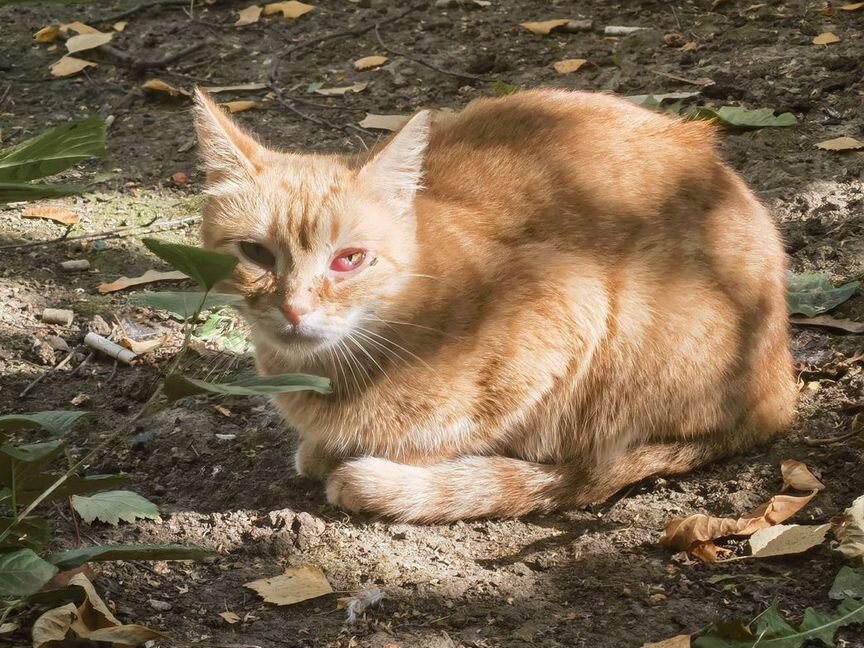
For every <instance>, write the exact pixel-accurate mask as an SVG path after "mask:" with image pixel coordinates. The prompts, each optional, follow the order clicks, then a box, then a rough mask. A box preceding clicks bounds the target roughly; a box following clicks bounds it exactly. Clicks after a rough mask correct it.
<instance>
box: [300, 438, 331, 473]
mask: <svg viewBox="0 0 864 648" xmlns="http://www.w3.org/2000/svg"><path fill="white" fill-rule="evenodd" d="M339 461H340V460H339V458H338V457H335V456H333V455H331V454H328V453H326V452H324V451H323V450H322V449H321V446H319V445H317V444H315V443H312V442H310V441H301V442H300V445H299V447H298V448H297V452H295V453H294V470H296V471H297V474H298V475H300V476H302V477H309V478H310V479H324V478H325V477H327V475H329V474H330V473H331V472H333V471H334V470H335V469H336V467H337V466H338V465H339Z"/></svg>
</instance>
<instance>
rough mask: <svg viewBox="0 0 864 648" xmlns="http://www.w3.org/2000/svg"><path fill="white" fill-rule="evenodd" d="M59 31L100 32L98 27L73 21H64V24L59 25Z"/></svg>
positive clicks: (77, 32)
mask: <svg viewBox="0 0 864 648" xmlns="http://www.w3.org/2000/svg"><path fill="white" fill-rule="evenodd" d="M60 31H62V32H63V33H66V32H70V31H73V32H75V33H76V34H100V33H101V32H100V31H99V30H98V29H94V28H93V27H91V26H90V25H85V24H84V23H82V22H79V21H77V20H76V21H75V22H71V23H66V24H65V25H60Z"/></svg>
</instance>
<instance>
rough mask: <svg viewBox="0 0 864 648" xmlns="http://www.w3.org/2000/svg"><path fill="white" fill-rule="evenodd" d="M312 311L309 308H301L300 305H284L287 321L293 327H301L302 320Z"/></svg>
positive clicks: (283, 309) (283, 310)
mask: <svg viewBox="0 0 864 648" xmlns="http://www.w3.org/2000/svg"><path fill="white" fill-rule="evenodd" d="M310 310H311V309H310V308H308V307H307V306H300V305H299V304H284V305H283V306H282V312H283V313H284V314H285V319H287V320H288V321H289V322H291V324H292V325H293V326H300V320H301V319H302V317H303V316H304V315H305V314H306V313H308V312H309V311H310Z"/></svg>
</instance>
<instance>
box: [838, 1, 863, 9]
mask: <svg viewBox="0 0 864 648" xmlns="http://www.w3.org/2000/svg"><path fill="white" fill-rule="evenodd" d="M838 9H840V10H841V11H858V10H859V9H864V2H853V3H852V4H845V5H843V6H841V7H838Z"/></svg>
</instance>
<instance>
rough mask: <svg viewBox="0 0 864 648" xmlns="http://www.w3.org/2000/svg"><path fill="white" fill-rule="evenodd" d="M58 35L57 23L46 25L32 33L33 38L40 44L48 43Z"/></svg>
mask: <svg viewBox="0 0 864 648" xmlns="http://www.w3.org/2000/svg"><path fill="white" fill-rule="evenodd" d="M59 35H60V28H59V27H58V26H57V25H48V26H47V27H43V28H42V29H40V30H39V31H37V32H36V33H35V34H33V40H34V41H36V42H37V43H39V44H40V45H50V44H51V43H53V42H54V40H55V39H56V38H57V37H58V36H59Z"/></svg>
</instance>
